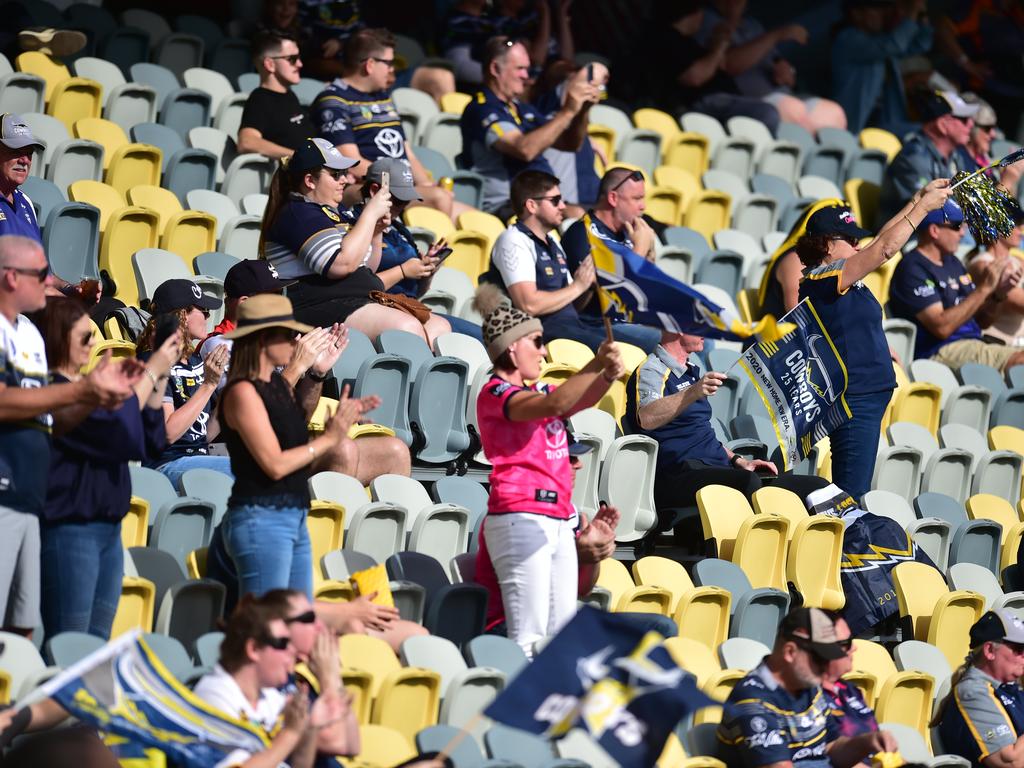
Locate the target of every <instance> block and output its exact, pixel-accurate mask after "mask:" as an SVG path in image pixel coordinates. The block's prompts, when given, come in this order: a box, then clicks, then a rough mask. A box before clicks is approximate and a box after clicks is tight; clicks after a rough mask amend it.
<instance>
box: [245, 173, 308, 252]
mask: <svg viewBox="0 0 1024 768" xmlns="http://www.w3.org/2000/svg"><path fill="white" fill-rule="evenodd" d="M307 173H309V174H312V175H313V176H317V177H319V175H320V174H321V173H323V168H318V169H314V170H312V171H295V170H293V169H292V168H291V164H290V163H281V165H279V166H278V168H277V170H276V171H274V175H273V176H272V177H271V178H270V187H269V189H268V190H267V206H266V208H264V209H263V222H262V223H261V224H260V240H259V244H258V245H257V246H256V253H257V255H258V256H259V258H261V259H265V258H267V254H266V244H267V231H268V230H269V229H270V228H271V227H272V226H273V225H274V222H275V221H277V216H278V214H280V213H281V209H282V208H284V207H285V205H286V204H287V203H288V195H290V194H291V193H292V192H301V191H302V180H303V179H304V178H306V174H307Z"/></svg>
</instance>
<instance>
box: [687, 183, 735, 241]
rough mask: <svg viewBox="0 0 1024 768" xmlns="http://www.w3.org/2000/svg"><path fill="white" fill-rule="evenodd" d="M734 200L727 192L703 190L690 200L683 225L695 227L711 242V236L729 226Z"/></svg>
mask: <svg viewBox="0 0 1024 768" xmlns="http://www.w3.org/2000/svg"><path fill="white" fill-rule="evenodd" d="M731 213H732V200H731V199H730V197H729V196H728V195H726V194H723V193H721V192H715V191H713V190H703V191H701V192H698V193H697V195H696V196H695V197H694V198H693V200H691V201H690V204H689V205H688V206H687V208H686V211H685V213H684V214H683V226H686V227H689V228H691V229H695V230H697V231H698V232H700V233H701V234H702V235H704V237H705V238H706V239H707V241H708V242H711V236H712V235H713V234H714V233H715V232H717V231H718V230H720V229H725V228H727V227H728V226H729V220H730V218H731Z"/></svg>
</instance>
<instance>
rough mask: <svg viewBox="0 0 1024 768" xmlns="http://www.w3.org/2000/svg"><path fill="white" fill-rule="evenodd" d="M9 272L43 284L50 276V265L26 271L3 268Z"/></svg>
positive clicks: (16, 268)
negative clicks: (31, 278) (32, 278)
mask: <svg viewBox="0 0 1024 768" xmlns="http://www.w3.org/2000/svg"><path fill="white" fill-rule="evenodd" d="M4 269H6V270H7V271H9V272H15V273H17V274H19V275H25V276H26V277H34V278H35V279H36V280H38V281H39V282H40V283H41V282H43V281H44V280H45V279H46V278H47V277H48V276H49V274H50V265H49V264H47V265H46V266H45V267H40V268H39V269H28V268H27V267H4Z"/></svg>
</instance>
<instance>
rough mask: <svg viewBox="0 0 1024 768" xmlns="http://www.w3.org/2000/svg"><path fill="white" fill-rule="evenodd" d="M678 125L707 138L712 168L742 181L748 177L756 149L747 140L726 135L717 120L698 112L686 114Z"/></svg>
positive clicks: (752, 143) (751, 142)
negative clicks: (729, 172)
mask: <svg viewBox="0 0 1024 768" xmlns="http://www.w3.org/2000/svg"><path fill="white" fill-rule="evenodd" d="M679 124H680V125H681V126H682V128H683V130H684V131H689V132H693V133H700V134H704V135H705V136H706V137H707V138H708V142H709V145H708V150H709V152H710V157H711V167H712V168H722V169H724V170H727V171H732V172H733V173H735V174H736V175H737V176H739V177H740V178H743V179H745V178H748V177H749V176H750V174H751V172H752V170H753V167H754V160H755V155H756V151H757V148H756V146H755V144H754V142H753V141H751V140H750V139H749V138H746V137H744V136H728V135H726V132H725V128H724V127H722V124H721V123H720V122H719V121H718V120H716V119H715V118H713V117H711V116H710V115H705V114H701V113H699V112H687V113H686V114H684V115H683V116H682V117H680V118H679Z"/></svg>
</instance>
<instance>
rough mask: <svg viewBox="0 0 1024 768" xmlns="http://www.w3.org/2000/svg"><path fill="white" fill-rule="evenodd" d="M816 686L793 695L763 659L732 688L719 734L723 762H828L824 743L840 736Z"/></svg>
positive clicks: (801, 767) (824, 766)
mask: <svg viewBox="0 0 1024 768" xmlns="http://www.w3.org/2000/svg"><path fill="white" fill-rule="evenodd" d="M828 713H829V702H828V699H827V698H826V697H825V694H824V693H823V692H822V690H821V689H820V688H808V689H806V690H804V691H801V692H800V693H799V694H798V695H796V696H793V695H791V694H790V693H789V692H788V691H786V689H785V688H783V687H782V686H781V685H780V684H779V682H778V681H777V680H776V679H775V676H774V675H773V674H772V673H771V672H770V671H769V670H768V667H767V666H766V665H765V663H764V662H762V663H761V664H760V665H758V666H757V667H755V668H754V669H752V670H751V671H750V672H748V673H747V676H746V677H744V678H743V679H742V680H740V682H739V683H738V684H737V685H736V687H735V688H733V690H732V693H730V694H729V698H728V699H726V701H725V707H724V709H723V710H722V722H721V725H719V726H718V740H719V741H720V742H721V743H722V744H724V745H725V752H726V754H727V756H726V757H723V760H724V762H725V763H726V765H730V766H744V768H756V766H760V765H771V764H772V763H782V762H792V763H793V767H794V768H829V766H831V765H832V764H831V762H829V759H828V755H826V754H825V747H826V746H827V745H828V744H829V743H830V742H832V741H835V739H836V738H838V737H839V735H840V734H839V733H838V732H837V731H836V730H835V724H834V722H833V721H831V720H830V718H829V716H828Z"/></svg>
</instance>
